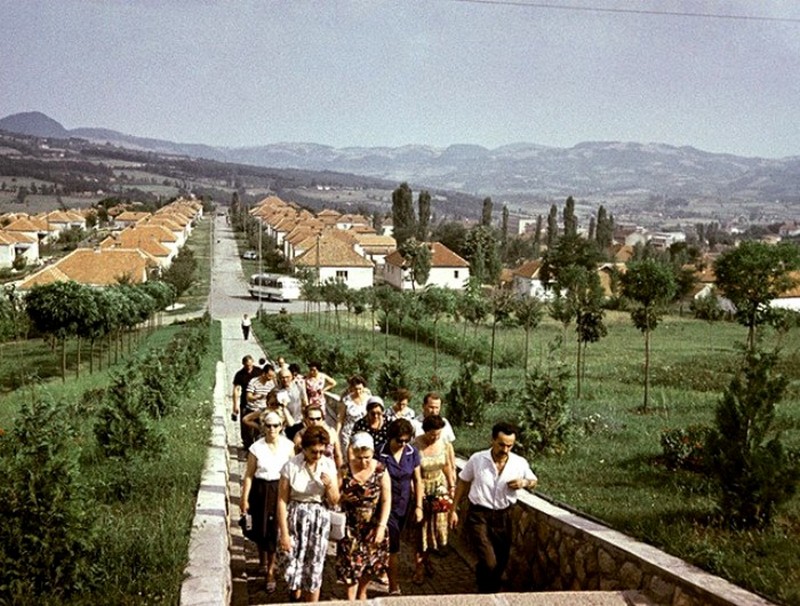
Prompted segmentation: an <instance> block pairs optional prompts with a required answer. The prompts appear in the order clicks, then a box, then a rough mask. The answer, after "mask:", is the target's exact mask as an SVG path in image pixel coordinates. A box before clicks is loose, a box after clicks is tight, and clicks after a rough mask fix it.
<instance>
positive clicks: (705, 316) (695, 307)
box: [689, 293, 725, 322]
mask: <svg viewBox="0 0 800 606" xmlns="http://www.w3.org/2000/svg"><path fill="white" fill-rule="evenodd" d="M689 309H690V310H691V311H692V313H693V314H694V317H695V318H697V319H698V320H708V321H709V322H716V321H718V320H721V319H722V318H723V316H724V315H725V312H724V311H723V310H722V307H720V304H719V299H718V298H717V296H716V295H715V294H714V293H708V294H707V295H706V296H704V297H699V298H696V299H692V302H691V303H690V304H689Z"/></svg>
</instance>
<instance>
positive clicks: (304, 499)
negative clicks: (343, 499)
mask: <svg viewBox="0 0 800 606" xmlns="http://www.w3.org/2000/svg"><path fill="white" fill-rule="evenodd" d="M323 473H325V474H327V475H328V477H329V478H330V479H331V481H332V482H338V481H339V480H338V476H337V475H336V463H334V462H333V460H331V459H329V458H328V457H322V458H320V459H319V460H318V461H317V469H316V471H315V472H314V473H313V474H312V473H311V470H310V469H309V468H308V465H306V457H305V454H304V453H302V452H301V453H300V454H298V455H295V456H293V457H292V458H291V459H289V460H288V461H287V462H286V464H285V465H284V466H283V469H281V477H282V478H286V479H287V480H289V500H290V501H299V502H301V503H322V502H323V500H324V498H325V485H324V484H323V483H322V477H321V476H322V474H323Z"/></svg>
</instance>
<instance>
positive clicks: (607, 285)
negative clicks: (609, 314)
mask: <svg viewBox="0 0 800 606" xmlns="http://www.w3.org/2000/svg"><path fill="white" fill-rule="evenodd" d="M627 270H628V266H627V265H626V264H625V263H602V264H600V266H599V267H598V268H597V273H598V275H599V277H600V287H601V288H602V289H603V295H604V296H605V297H607V298H612V297H617V296H619V294H620V291H619V289H620V287H621V286H620V284H619V283H618V280H619V277H620V276H622V275H623V274H624V273H625V272H626V271H627Z"/></svg>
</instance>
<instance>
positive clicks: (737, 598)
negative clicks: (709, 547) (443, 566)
mask: <svg viewBox="0 0 800 606" xmlns="http://www.w3.org/2000/svg"><path fill="white" fill-rule="evenodd" d="M462 464H463V461H459V466H460V465H462ZM514 524H515V532H514V547H513V549H512V552H511V554H512V555H511V558H512V559H511V562H510V563H509V566H508V569H507V576H508V581H509V583H510V585H511V587H510V588H511V589H512V590H513V591H598V590H600V591H619V590H638V591H639V592H641V593H642V594H644V596H645V597H646V598H647V599H648V600H650V601H651V602H653V603H655V604H668V605H671V606H704V605H711V606H723V605H730V606H732V605H754V606H755V605H759V606H761V605H767V604H771V603H772V602H769V601H767V600H765V599H764V598H762V597H760V596H758V595H755V594H753V593H750V592H748V591H745V590H744V589H742V588H741V587H738V586H736V585H733V584H732V583H729V582H728V581H725V580H724V579H721V578H720V577H716V576H714V575H712V574H709V573H707V572H704V571H702V570H700V569H699V568H697V567H696V566H692V565H691V564H688V563H686V562H684V561H683V560H681V559H679V558H676V557H674V556H671V555H668V554H666V553H664V552H663V551H660V550H658V549H656V548H655V547H652V546H650V545H646V544H644V543H641V542H639V541H635V540H633V539H631V538H630V537H628V536H626V535H624V534H622V533H620V532H617V531H614V530H612V529H610V528H608V527H606V526H603V525H602V524H599V523H597V522H594V521H591V520H588V519H586V518H582V517H581V516H579V515H577V514H575V513H573V512H571V511H567V510H566V509H563V508H561V507H557V506H555V505H553V504H552V503H550V502H548V501H546V500H545V499H543V498H540V497H538V496H535V495H533V494H530V493H527V492H526V493H525V494H524V495H522V496H521V498H520V500H519V506H518V507H516V508H515V511H514Z"/></svg>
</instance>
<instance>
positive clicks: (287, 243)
mask: <svg viewBox="0 0 800 606" xmlns="http://www.w3.org/2000/svg"><path fill="white" fill-rule="evenodd" d="M322 228H323V225H322V224H321V223H319V222H317V221H316V220H315V222H313V223H312V222H310V221H309V222H305V223H298V224H297V225H296V226H295V228H294V229H293V230H292V231H290V232H289V233H288V234H287V235H286V238H284V240H283V256H284V257H286V258H287V259H289V260H290V261H291V260H292V259H294V258H295V257H299V256H300V255H301V254H303V253H304V252H305V251H306V250H308V248H309V247H310V246H314V245H315V244H316V237H317V235H318V234H321V233H322V231H323V230H322ZM304 243H305V246H303V244H304Z"/></svg>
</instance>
